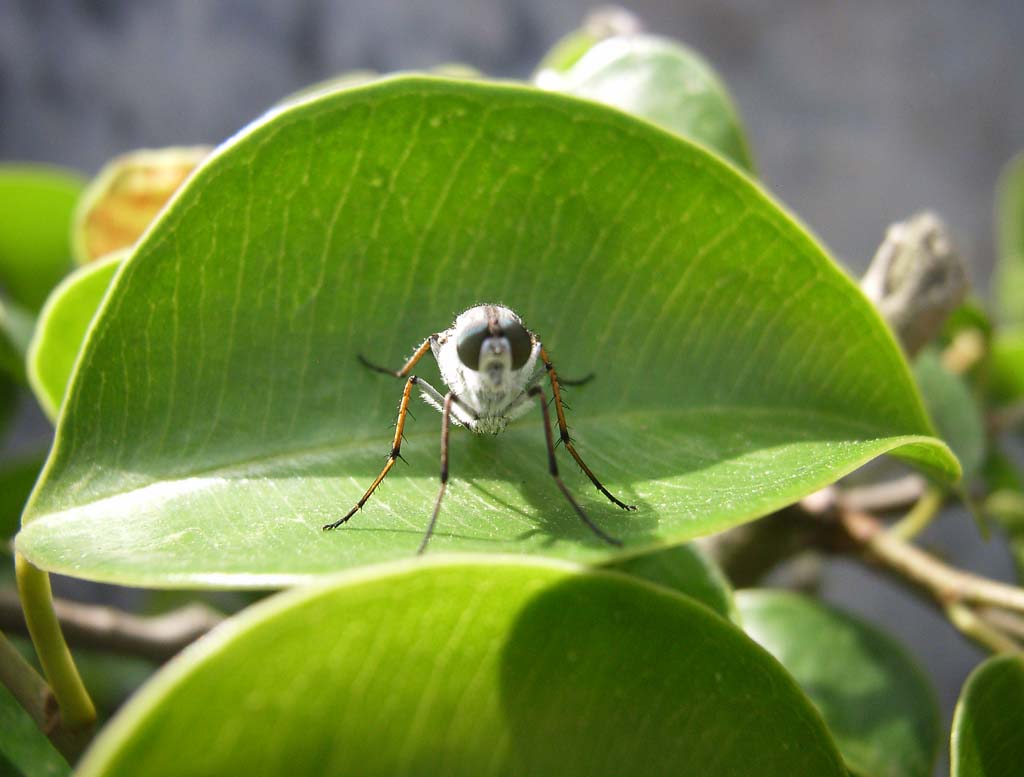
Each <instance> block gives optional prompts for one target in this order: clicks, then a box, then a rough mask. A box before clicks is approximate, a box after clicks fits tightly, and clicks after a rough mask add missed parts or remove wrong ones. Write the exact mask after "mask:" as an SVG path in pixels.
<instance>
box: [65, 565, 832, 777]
mask: <svg viewBox="0 0 1024 777" xmlns="http://www.w3.org/2000/svg"><path fill="white" fill-rule="evenodd" d="M476 566H481V567H486V568H493V567H494V566H507V567H532V568H536V569H546V570H551V571H556V572H564V573H567V574H572V575H578V576H592V577H603V578H606V579H607V578H611V579H614V580H616V581H619V582H620V583H624V584H625V585H627V586H628V585H632V586H635V587H638V588H640V589H646V590H647V591H651V592H654V593H656V594H658V595H660V596H664V597H667V598H670V599H673V600H675V601H676V602H677V603H678V604H680V605H682V606H683V607H689V608H691V609H694V610H697V611H699V612H701V613H702V616H704V617H711V618H713V619H714V620H715V621H720V622H721V623H722V624H727V627H730V628H732V629H735V630H736V631H738V632H740V633H741V634H743V636H744V637H745V638H746V640H747V642H748V644H749V646H750V648H751V649H752V650H755V651H758V652H760V653H761V654H763V656H764V657H766V658H768V659H769V660H770V661H771V662H772V663H773V664H774V665H776V666H777V667H778V668H779V675H780V678H779V679H780V680H782V679H784V680H785V681H788V682H789V683H790V685H791V689H792V690H793V691H794V692H795V693H796V694H798V695H799V696H800V697H801V698H803V699H804V700H805V702H806V707H807V714H808V716H809V717H813V719H815V720H816V721H817V723H818V724H819V726H820V730H821V731H822V733H823V735H824V738H825V741H827V742H828V743H829V744H830V745H831V747H832V750H833V754H834V757H835V759H836V760H837V762H841V761H842V759H841V756H840V755H839V750H838V747H837V745H836V744H835V742H834V740H833V739H832V736H831V733H830V732H829V730H828V727H827V725H826V723H825V720H824V718H823V717H822V715H821V713H820V712H819V711H818V708H817V707H816V706H815V705H814V704H813V703H812V702H811V701H810V699H809V698H807V696H806V694H805V693H804V692H803V689H801V688H800V686H799V685H798V684H797V682H796V680H794V679H793V678H792V676H791V675H790V674H789V672H788V670H786V669H785V667H783V666H782V665H781V664H780V663H779V662H778V661H777V660H776V659H775V657H774V656H772V655H771V654H770V653H769V652H768V651H767V650H765V649H764V648H763V647H761V646H760V645H759V644H758V643H757V642H755V641H754V640H752V639H750V638H749V637H747V636H746V633H745V632H743V630H742V628H740V627H739V626H738V625H736V624H735V623H733V622H731V621H729V620H728V619H726V618H723V617H722V616H721V615H720V614H718V613H717V612H715V611H714V610H713V609H711V608H710V607H708V606H707V605H705V604H703V603H701V602H699V601H697V600H695V599H693V598H691V597H689V596H687V595H685V594H683V593H680V592H679V591H677V590H674V589H672V588H668V587H666V586H662V585H658V584H657V583H653V582H650V581H648V580H645V579H643V578H640V577H635V576H633V575H629V574H625V573H622V572H617V571H613V570H604V569H595V568H592V567H587V566H584V565H581V564H577V563H574V562H568V561H561V560H559V559H549V558H543V557H530V558H524V557H520V556H512V555H504V554H481V553H476V554H446V555H438V556H436V557H434V558H414V559H406V560H402V561H394V562H387V563H384V564H377V565H373V566H367V567H360V568H357V569H353V570H348V571H346V572H342V573H339V574H336V575H332V576H331V577H330V578H328V579H321V580H320V581H319V582H318V583H316V584H314V585H309V586H304V587H301V588H293V589H289V590H286V591H282V592H280V593H277V594H276V595H274V596H271V597H269V598H267V599H265V600H262V601H259V602H257V603H255V604H253V605H251V606H250V607H248V608H246V609H245V610H243V611H242V612H241V613H239V614H237V615H235V616H233V617H231V618H228V619H227V620H225V621H223V622H222V623H221V624H220V625H218V626H217V627H216V628H214V629H213V630H212V631H210V632H209V633H207V634H206V635H205V636H203V637H201V638H200V639H199V640H197V641H196V642H193V643H192V644H191V645H189V646H188V647H186V648H185V649H184V650H183V651H181V652H180V653H178V654H177V655H176V656H174V658H172V659H171V660H170V661H169V662H168V663H167V664H165V665H164V667H163V668H161V669H160V670H159V671H158V672H157V673H156V674H155V675H154V676H153V678H152V679H151V680H149V681H148V682H146V683H145V684H144V685H143V686H142V687H141V688H140V689H139V691H138V692H137V693H136V694H135V695H134V696H133V697H132V698H131V699H129V700H128V702H127V703H126V704H125V705H124V707H122V708H121V709H120V710H119V711H118V712H117V713H116V714H115V715H114V717H113V718H112V719H111V721H110V722H109V723H108V724H107V725H106V726H105V727H104V728H103V730H102V731H101V732H100V734H99V736H97V738H96V739H95V740H94V741H93V743H92V745H91V746H90V748H89V749H88V750H87V751H86V752H85V754H84V755H83V756H82V759H81V760H80V761H79V763H78V765H77V767H76V770H75V773H76V774H78V775H82V776H83V777H87V776H88V775H89V774H90V773H93V769H94V764H97V765H102V764H103V763H104V762H106V761H107V760H108V759H109V757H110V756H111V755H112V754H113V753H114V752H116V748H117V745H118V744H119V742H121V741H122V740H123V738H124V736H125V735H126V734H128V733H129V732H131V731H132V730H133V729H134V728H135V727H136V726H137V725H138V724H139V723H140V722H141V721H143V720H144V719H145V718H146V717H147V716H148V715H149V714H150V713H151V712H152V711H153V710H154V709H155V708H156V707H157V706H158V705H159V704H160V702H161V700H162V699H163V698H164V697H165V696H166V695H167V694H168V693H170V692H171V691H172V690H173V689H174V688H176V687H177V686H178V685H179V684H180V683H182V682H183V681H184V680H185V679H186V678H187V677H188V675H189V673H190V672H191V670H192V667H193V666H195V665H196V664H199V663H201V662H203V661H205V660H207V659H209V658H211V657H213V656H215V655H217V654H218V653H220V652H221V651H223V650H226V649H228V648H229V647H230V645H231V644H232V643H233V642H234V641H235V640H237V639H242V638H244V636H245V635H246V634H247V633H249V632H251V631H253V630H255V629H258V628H259V627H260V626H261V625H262V624H263V623H264V622H265V621H268V620H271V619H273V618H274V617H275V616H277V615H280V614H282V613H284V612H287V611H288V610H289V609H291V608H292V607H296V606H300V605H302V604H303V603H304V602H309V601H313V600H316V599H317V598H319V597H324V596H330V595H331V594H332V593H333V592H335V591H336V590H338V589H340V588H343V587H347V586H354V585H360V584H362V583H370V582H374V581H377V580H383V579H387V578H393V577H398V576H404V575H410V574H415V573H417V572H419V571H423V570H429V569H432V568H438V567H448V568H459V567H463V568H469V567H476Z"/></svg>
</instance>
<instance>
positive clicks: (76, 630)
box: [0, 591, 224, 663]
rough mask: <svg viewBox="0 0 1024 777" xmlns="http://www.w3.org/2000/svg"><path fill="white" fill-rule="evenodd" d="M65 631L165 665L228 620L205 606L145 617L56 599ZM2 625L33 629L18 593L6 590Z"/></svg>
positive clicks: (79, 642) (74, 638)
mask: <svg viewBox="0 0 1024 777" xmlns="http://www.w3.org/2000/svg"><path fill="white" fill-rule="evenodd" d="M54 611H55V612H56V613H57V618H58V620H59V621H60V625H61V629H62V630H63V632H64V634H65V635H66V637H67V640H68V642H69V643H71V644H72V645H75V646H78V647H86V648H97V649H100V650H109V651H112V652H115V653H120V654H123V655H133V656H139V657H140V658H146V659H149V660H150V661H156V662H158V663H162V662H163V661H166V660H167V659H169V658H171V656H173V655H175V654H176V653H178V652H179V651H181V650H182V648H184V647H185V646H186V645H188V644H190V643H192V642H194V641H195V640H196V639H198V638H199V637H201V636H202V635H203V634H205V633H206V632H208V631H209V630H210V629H212V628H213V627H214V626H216V625H217V624H218V623H220V622H221V620H223V617H224V616H222V615H221V614H220V613H218V612H216V611H215V610H213V609H211V608H209V607H206V606H205V605H202V604H189V605H186V606H185V607H182V608H180V609H178V610H174V611H172V612H169V613H167V614H165V615H154V616H139V615H132V614H131V613H127V612H124V611H122V610H118V609H115V608H113V607H102V606H99V605H92V604H80V603H78V602H70V601H67V600H63V599H56V600H54ZM0 629H6V630H8V631H11V632H17V633H21V634H25V633H27V630H26V627H25V620H24V617H23V616H22V612H21V604H20V602H19V601H18V597H17V595H16V594H15V593H14V592H13V591H0Z"/></svg>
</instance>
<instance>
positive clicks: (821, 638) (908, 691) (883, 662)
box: [736, 590, 939, 777]
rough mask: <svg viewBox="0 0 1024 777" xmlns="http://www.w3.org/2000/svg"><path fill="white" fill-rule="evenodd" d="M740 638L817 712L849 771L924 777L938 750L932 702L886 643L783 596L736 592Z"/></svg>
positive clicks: (807, 602)
mask: <svg viewBox="0 0 1024 777" xmlns="http://www.w3.org/2000/svg"><path fill="white" fill-rule="evenodd" d="M736 604H737V606H738V607H739V610H740V615H741V616H742V619H743V627H744V629H745V630H746V632H747V633H748V634H749V635H750V636H752V637H753V638H754V639H755V640H757V641H758V642H759V643H761V645H763V646H764V647H765V648H766V649H767V650H768V652H770V653H771V654H772V655H774V656H775V657H776V658H777V659H779V661H780V662H782V665H783V666H784V667H786V669H788V670H789V671H790V672H791V673H792V674H793V677H795V678H796V681H797V682H798V683H799V684H800V687H802V688H803V689H804V691H806V693H807V695H808V696H810V697H811V700H812V701H813V702H814V703H815V704H816V705H817V707H818V709H819V710H821V713H822V715H824V717H825V722H826V723H827V724H828V727H829V729H830V730H831V732H832V735H833V736H834V737H835V739H836V743H837V744H838V745H839V750H840V752H841V753H842V754H843V757H844V758H845V759H846V762H847V764H848V765H849V767H850V769H851V770H852V771H853V772H854V773H856V774H863V775H866V776H868V777H915V775H916V776H918V777H928V775H930V774H931V773H932V765H933V763H934V762H935V757H936V754H937V751H938V747H939V713H938V707H937V705H936V701H935V696H934V693H933V691H932V689H931V686H930V685H929V683H928V680H927V679H926V678H925V676H924V674H923V673H922V671H921V670H920V669H919V668H918V666H917V664H916V663H915V662H914V661H913V660H912V659H911V658H910V656H909V655H907V653H906V652H905V651H904V649H903V648H902V647H901V646H900V645H899V644H898V643H896V642H895V641H894V640H893V639H892V638H891V637H888V636H886V635H885V634H882V633H881V632H879V631H878V630H877V629H874V628H872V627H871V626H869V625H867V624H865V623H863V622H861V621H859V620H857V619H856V618H853V617H851V616H849V615H846V614H844V613H841V612H838V611H837V610H834V609H832V608H830V607H827V606H825V605H823V604H822V603H820V602H818V601H815V600H814V599H810V598H808V597H806V596H801V595H799V594H794V593H788V592H784V591H769V590H749V591H738V592H737V593H736Z"/></svg>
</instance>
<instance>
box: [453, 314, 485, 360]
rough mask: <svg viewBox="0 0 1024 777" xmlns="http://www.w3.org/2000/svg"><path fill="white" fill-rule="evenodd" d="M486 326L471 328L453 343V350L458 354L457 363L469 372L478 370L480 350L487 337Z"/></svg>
mask: <svg viewBox="0 0 1024 777" xmlns="http://www.w3.org/2000/svg"><path fill="white" fill-rule="evenodd" d="M488 335H489V332H488V331H487V324H480V325H479V326H474V327H471V328H470V329H467V330H466V331H464V332H462V333H461V334H460V335H459V339H458V341H457V342H456V343H455V350H456V352H457V353H458V354H459V361H461V362H462V363H463V364H465V365H466V366H467V367H469V368H470V369H471V370H479V369H480V349H481V348H482V347H483V344H484V338H485V337H488Z"/></svg>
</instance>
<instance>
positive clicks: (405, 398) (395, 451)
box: [323, 375, 437, 531]
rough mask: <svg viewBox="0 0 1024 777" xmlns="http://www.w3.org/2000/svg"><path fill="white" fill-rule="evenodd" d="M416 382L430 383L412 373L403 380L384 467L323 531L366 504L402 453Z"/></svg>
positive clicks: (336, 525)
mask: <svg viewBox="0 0 1024 777" xmlns="http://www.w3.org/2000/svg"><path fill="white" fill-rule="evenodd" d="M418 384H419V385H423V386H429V385H430V384H428V383H427V382H426V381H424V380H422V379H421V378H417V377H416V376H415V375H412V376H411V377H410V378H409V379H408V380H407V381H406V382H405V389H404V390H403V391H402V402H401V404H400V405H399V406H398V422H397V423H396V424H395V438H394V440H392V442H391V453H390V455H389V456H388V461H387V463H386V464H385V465H384V469H382V470H381V471H380V474H379V475H377V479H376V480H374V481H373V483H371V484H370V487H369V488H368V489H366V493H365V494H363V496H362V498H361V499H360V500H359V501H358V502H356V505H355V507H353V508H352V509H351V510H349V511H348V512H347V513H346V514H345V515H344V517H342V518H341V519H339V520H337V521H335V522H334V523H328V524H324V527H323V528H324V531H329V530H330V529H337V528H338V527H339V526H341V525H342V524H343V523H345V522H346V521H347V520H348V519H349V518H351V517H352V516H353V515H355V514H356V512H358V511H359V509H360V508H361V507H362V506H363V505H364V504H366V500H367V499H369V498H370V495H371V494H372V493H373V492H374V491H376V490H377V486H379V485H380V484H381V481H382V480H384V478H385V477H387V474H388V473H389V472H390V471H391V468H392V467H394V466H395V460H396V459H398V458H400V457H401V455H402V434H403V432H404V431H405V417H406V416H407V415H408V414H409V400H410V398H411V397H412V390H413V387H414V386H416V385H418ZM431 390H433V389H431ZM435 393H437V392H435Z"/></svg>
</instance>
